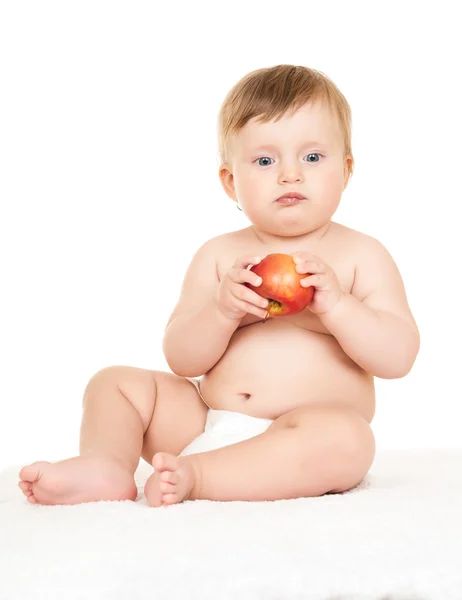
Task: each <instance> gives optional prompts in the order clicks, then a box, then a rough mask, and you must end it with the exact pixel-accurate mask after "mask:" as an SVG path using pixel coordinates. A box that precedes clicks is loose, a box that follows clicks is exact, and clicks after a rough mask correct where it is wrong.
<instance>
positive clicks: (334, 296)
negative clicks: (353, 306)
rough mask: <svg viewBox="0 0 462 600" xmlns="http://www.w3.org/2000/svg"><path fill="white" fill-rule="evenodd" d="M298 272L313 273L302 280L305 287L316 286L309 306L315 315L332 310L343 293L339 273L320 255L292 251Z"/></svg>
mask: <svg viewBox="0 0 462 600" xmlns="http://www.w3.org/2000/svg"><path fill="white" fill-rule="evenodd" d="M291 256H292V257H293V259H294V263H295V264H296V267H295V270H296V271H297V273H300V274H303V273H312V275H310V276H309V277H305V279H302V280H301V281H300V285H302V286H303V287H309V286H310V285H312V286H313V287H314V295H313V299H312V301H311V302H310V304H308V306H307V308H308V310H310V311H311V312H312V313H314V314H315V315H319V316H321V315H324V314H326V313H328V312H329V311H331V310H332V309H333V308H334V306H335V305H336V304H337V302H338V301H339V300H340V298H341V297H342V295H343V292H342V289H341V287H340V283H339V281H338V279H337V275H336V274H335V273H334V271H333V269H331V267H329V265H326V263H324V262H323V261H322V260H321V259H320V258H319V257H318V256H316V255H314V254H310V253H308V252H292V254H291Z"/></svg>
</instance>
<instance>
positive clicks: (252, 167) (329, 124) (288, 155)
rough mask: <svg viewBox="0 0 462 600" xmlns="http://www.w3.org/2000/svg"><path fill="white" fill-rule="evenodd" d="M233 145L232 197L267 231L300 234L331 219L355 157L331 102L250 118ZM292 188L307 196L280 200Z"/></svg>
mask: <svg viewBox="0 0 462 600" xmlns="http://www.w3.org/2000/svg"><path fill="white" fill-rule="evenodd" d="M231 149H232V157H233V159H232V165H229V169H230V172H232V174H233V177H232V178H231V177H229V175H228V176H227V181H228V184H229V183H231V187H232V188H233V191H232V195H233V197H234V199H237V200H239V204H240V206H241V207H242V209H243V211H244V212H245V213H246V215H247V217H248V218H249V219H250V221H251V222H252V223H253V224H254V225H256V226H257V227H259V228H260V229H261V230H262V231H267V232H269V233H273V234H275V235H285V236H288V235H301V234H303V233H307V232H308V231H313V230H314V229H317V228H318V227H321V226H322V225H324V224H325V223H327V222H328V221H329V220H330V218H331V216H332V215H333V214H334V212H335V210H336V208H337V206H338V204H339V202H340V198H341V195H342V192H343V190H344V189H345V187H346V184H347V182H348V161H350V163H351V159H349V158H347V159H346V160H345V159H344V155H343V137H342V134H341V131H340V128H339V126H338V123H337V121H336V119H335V117H333V116H332V114H331V113H330V111H329V107H328V106H327V105H325V104H324V103H317V104H314V105H313V104H311V103H310V104H307V105H304V106H303V107H302V108H301V109H299V110H298V111H297V112H296V113H295V114H293V115H292V116H284V117H283V118H282V119H280V120H279V121H278V122H274V121H270V122H269V123H258V122H257V120H256V119H251V120H250V121H249V122H248V123H246V125H245V126H244V127H243V128H242V129H241V130H240V131H239V132H238V134H236V135H235V136H234V137H233V139H232V141H231ZM229 189H230V188H229V186H228V190H227V193H228V194H229ZM288 192H298V193H299V194H302V195H303V196H305V198H306V200H303V201H301V202H298V203H296V204H294V205H291V206H283V205H281V204H280V203H278V202H276V200H277V199H278V198H279V197H280V196H282V195H284V194H286V193H288Z"/></svg>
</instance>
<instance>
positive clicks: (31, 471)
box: [19, 462, 43, 482]
mask: <svg viewBox="0 0 462 600" xmlns="http://www.w3.org/2000/svg"><path fill="white" fill-rule="evenodd" d="M42 464H43V463H42V462H34V463H32V464H31V465H27V467H23V468H22V469H21V470H20V471H19V477H20V479H22V480H23V481H30V482H33V481H37V479H39V478H40V475H41V466H42Z"/></svg>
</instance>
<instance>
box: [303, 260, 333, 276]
mask: <svg viewBox="0 0 462 600" xmlns="http://www.w3.org/2000/svg"><path fill="white" fill-rule="evenodd" d="M295 270H296V271H297V273H300V274H302V273H325V272H326V265H325V264H323V263H320V262H319V261H317V260H307V261H304V262H302V263H300V264H298V265H297V266H296V267H295Z"/></svg>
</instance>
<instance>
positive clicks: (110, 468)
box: [19, 366, 207, 504]
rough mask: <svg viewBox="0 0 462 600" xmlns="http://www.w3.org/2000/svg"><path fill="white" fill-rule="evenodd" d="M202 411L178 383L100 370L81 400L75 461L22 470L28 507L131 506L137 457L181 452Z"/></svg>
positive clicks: (166, 376)
mask: <svg viewBox="0 0 462 600" xmlns="http://www.w3.org/2000/svg"><path fill="white" fill-rule="evenodd" d="M206 414H207V406H206V405H205V404H204V402H203V401H202V400H201V398H200V396H199V394H198V392H197V390H196V388H195V387H194V386H193V385H192V384H191V383H190V382H189V381H188V380H187V379H185V378H184V377H179V376H177V375H174V374H172V373H164V372H161V371H149V370H146V369H138V368H135V367H127V366H114V367H108V368H106V369H102V370H101V371H99V372H98V373H96V374H95V375H94V376H93V377H92V378H91V379H90V381H89V383H88V385H87V387H86V389H85V392H84V397H83V417H82V424H81V432H80V456H78V457H73V458H69V459H67V460H63V461H60V462H57V463H49V462H43V461H42V462H36V463H33V464H31V465H29V466H27V467H24V468H23V469H22V470H21V471H20V474H19V476H20V478H21V482H20V483H19V486H20V488H21V490H22V491H23V493H24V494H25V496H27V499H28V500H29V502H31V503H40V504H77V503H81V502H91V501H94V500H135V499H136V496H137V489H136V485H135V481H134V477H133V475H134V472H135V470H136V468H137V466H138V463H139V459H140V456H142V457H143V458H144V459H145V460H146V461H147V462H149V463H151V460H152V457H153V455H154V454H155V453H156V452H159V451H164V452H168V453H171V454H175V455H176V454H179V453H180V452H181V451H182V450H183V449H184V448H185V447H186V446H187V445H188V444H189V443H190V442H191V441H192V440H193V439H194V438H196V437H197V436H198V435H200V434H201V433H202V432H203V430H204V426H205V419H206Z"/></svg>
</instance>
